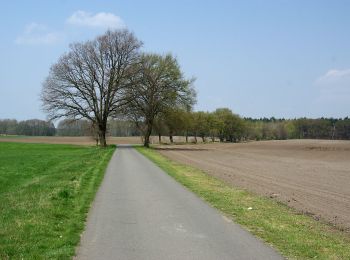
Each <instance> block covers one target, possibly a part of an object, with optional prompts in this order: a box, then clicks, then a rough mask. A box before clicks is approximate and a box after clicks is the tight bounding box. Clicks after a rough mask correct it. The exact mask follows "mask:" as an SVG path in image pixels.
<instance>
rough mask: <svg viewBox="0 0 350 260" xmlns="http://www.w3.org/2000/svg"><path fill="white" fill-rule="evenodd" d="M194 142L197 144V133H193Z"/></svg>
mask: <svg viewBox="0 0 350 260" xmlns="http://www.w3.org/2000/svg"><path fill="white" fill-rule="evenodd" d="M194 142H195V143H197V142H198V140H197V133H194Z"/></svg>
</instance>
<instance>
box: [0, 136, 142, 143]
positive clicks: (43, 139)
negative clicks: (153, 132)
mask: <svg viewBox="0 0 350 260" xmlns="http://www.w3.org/2000/svg"><path fill="white" fill-rule="evenodd" d="M0 142H22V143H48V144H76V145H95V141H94V140H93V139H92V138H91V137H87V136H77V137H64V136H33V137H30V136H1V137H0ZM107 143H108V144H141V138H140V137H138V136H133V137H108V138H107Z"/></svg>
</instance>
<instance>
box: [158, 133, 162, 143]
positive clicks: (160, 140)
mask: <svg viewBox="0 0 350 260" xmlns="http://www.w3.org/2000/svg"><path fill="white" fill-rule="evenodd" d="M158 139H159V144H161V143H162V134H161V133H159V134H158Z"/></svg>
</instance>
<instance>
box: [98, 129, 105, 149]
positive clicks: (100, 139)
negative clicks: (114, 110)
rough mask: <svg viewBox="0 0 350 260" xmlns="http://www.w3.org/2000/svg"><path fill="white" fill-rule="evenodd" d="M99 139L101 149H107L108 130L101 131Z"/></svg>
mask: <svg viewBox="0 0 350 260" xmlns="http://www.w3.org/2000/svg"><path fill="white" fill-rule="evenodd" d="M98 139H99V141H100V146H101V147H106V146H107V142H106V130H105V129H99V132H98Z"/></svg>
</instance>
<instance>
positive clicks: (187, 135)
mask: <svg viewBox="0 0 350 260" xmlns="http://www.w3.org/2000/svg"><path fill="white" fill-rule="evenodd" d="M186 143H188V132H187V131H186Z"/></svg>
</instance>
